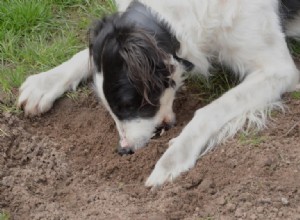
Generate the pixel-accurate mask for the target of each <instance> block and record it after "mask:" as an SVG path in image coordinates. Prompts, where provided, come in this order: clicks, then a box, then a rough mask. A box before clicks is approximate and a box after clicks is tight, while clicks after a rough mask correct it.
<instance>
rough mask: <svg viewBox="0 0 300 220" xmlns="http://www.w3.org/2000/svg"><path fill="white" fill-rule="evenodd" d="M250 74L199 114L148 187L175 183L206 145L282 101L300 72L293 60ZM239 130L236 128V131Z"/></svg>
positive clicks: (162, 160)
mask: <svg viewBox="0 0 300 220" xmlns="http://www.w3.org/2000/svg"><path fill="white" fill-rule="evenodd" d="M265 65H266V66H265V67H263V68H262V69H260V70H257V71H255V72H253V73H252V74H249V75H248V77H247V78H246V79H245V80H244V82H243V83H241V84H240V85H238V86H237V87H235V88H233V89H231V90H230V91H228V92H227V93H225V94H224V95H223V96H222V97H220V98H219V99H217V100H215V101H214V102H212V103H211V104H210V105H208V106H206V107H204V108H202V109H200V110H198V111H197V112H196V113H195V115H194V117H193V119H192V121H191V122H190V123H189V124H188V125H187V126H186V127H185V128H184V129H183V131H182V132H181V134H180V135H179V136H178V137H176V138H175V139H173V140H171V141H170V146H169V148H168V149H167V151H166V152H165V153H164V155H163V156H162V157H161V158H160V160H159V161H158V162H157V164H156V166H155V168H154V170H153V172H152V174H151V175H150V177H149V178H148V180H147V182H146V186H158V185H161V184H163V183H164V182H166V181H172V180H173V179H174V178H176V177H177V176H178V175H179V174H180V173H182V172H184V171H187V170H188V169H190V168H192V167H193V166H194V165H195V163H196V160H197V158H198V157H199V155H201V154H202V153H204V152H205V150H206V147H207V144H208V143H209V141H212V140H213V138H216V135H217V134H218V132H220V131H221V129H222V128H223V127H224V126H225V125H226V124H227V123H229V122H231V121H232V120H237V119H239V118H241V117H243V116H245V114H246V115H247V113H249V112H253V113H254V112H256V111H257V110H261V109H264V108H266V107H267V106H270V104H271V103H274V102H275V101H277V100H279V99H280V96H281V94H282V93H283V92H285V91H287V90H288V89H289V88H290V87H291V85H292V84H294V83H295V81H296V82H297V80H298V70H297V69H296V67H295V65H294V63H293V61H292V59H289V58H284V59H283V60H278V62H274V63H269V65H268V63H265ZM239 128H240V127H238V128H236V131H237V130H238V129H239Z"/></svg>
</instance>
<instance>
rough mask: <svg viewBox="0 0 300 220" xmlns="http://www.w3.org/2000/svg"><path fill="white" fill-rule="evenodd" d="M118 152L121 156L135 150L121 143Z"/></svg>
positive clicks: (132, 152)
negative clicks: (122, 145)
mask: <svg viewBox="0 0 300 220" xmlns="http://www.w3.org/2000/svg"><path fill="white" fill-rule="evenodd" d="M117 152H118V154H119V155H121V156H123V155H130V154H134V150H133V149H132V148H131V147H121V145H118V147H117Z"/></svg>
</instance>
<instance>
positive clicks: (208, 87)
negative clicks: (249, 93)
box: [187, 65, 239, 104]
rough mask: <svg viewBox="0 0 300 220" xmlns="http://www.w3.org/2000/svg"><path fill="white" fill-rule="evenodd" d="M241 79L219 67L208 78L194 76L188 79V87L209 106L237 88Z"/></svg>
mask: <svg viewBox="0 0 300 220" xmlns="http://www.w3.org/2000/svg"><path fill="white" fill-rule="evenodd" d="M238 82H239V79H238V78H237V77H235V75H234V74H232V73H231V72H230V71H229V70H228V69H226V68H224V67H222V66H220V65H218V66H215V67H214V68H213V70H212V73H211V75H210V76H209V77H208V78H207V77H204V76H201V75H200V76H192V77H190V78H188V79H187V85H188V87H189V89H190V90H191V92H192V93H194V94H196V95H197V96H198V97H199V99H201V100H202V101H203V102H204V103H206V104H208V103H210V102H211V101H213V100H215V99H216V98H218V97H220V96H221V95H222V94H223V93H224V92H226V91H228V90H229V89H230V88H232V87H234V86H236V85H237V84H238Z"/></svg>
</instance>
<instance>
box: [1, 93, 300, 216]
mask: <svg viewBox="0 0 300 220" xmlns="http://www.w3.org/2000/svg"><path fill="white" fill-rule="evenodd" d="M284 102H285V103H286V105H287V107H288V108H287V109H286V112H285V113H280V112H273V114H272V120H270V121H269V123H268V129H265V130H264V131H262V132H259V133H258V134H255V135H250V136H245V135H242V134H238V135H236V136H235V137H234V138H233V139H231V140H229V141H227V142H226V143H224V144H223V145H221V146H218V147H217V148H216V149H215V150H213V151H212V152H210V153H208V154H207V155H205V156H203V157H202V158H200V159H199V160H198V162H197V164H196V166H195V167H194V168H193V169H191V170H190V171H189V172H187V173H185V174H183V175H181V176H180V177H179V178H177V179H176V180H175V181H174V182H173V183H168V184H165V185H164V186H162V187H160V188H157V189H149V188H146V187H145V186H144V183H145V180H146V178H147V176H148V175H149V174H150V172H151V170H152V169H153V167H154V165H155V163H156V161H157V160H158V159H159V157H160V156H161V155H162V153H163V152H164V151H165V150H166V148H167V142H168V140H169V139H171V138H173V137H175V136H176V135H177V134H178V133H179V132H180V130H181V129H182V128H183V126H184V125H185V124H186V123H187V122H188V121H189V120H190V119H191V117H192V116H193V112H194V111H195V110H196V109H197V108H198V107H201V106H202V101H201V99H199V96H197V94H193V92H186V91H183V92H180V93H179V94H178V96H177V99H176V103H175V112H176V113H177V126H176V127H175V128H173V129H172V130H170V131H168V132H167V133H165V134H164V135H163V136H162V137H161V138H159V139H155V140H152V141H151V142H150V143H149V144H148V145H147V146H146V147H145V148H143V149H140V150H138V151H137V152H136V153H135V154H133V155H130V156H119V155H118V154H117V153H116V144H117V141H118V134H117V131H116V129H115V126H114V123H113V120H112V119H111V118H110V116H109V114H108V113H107V112H106V111H105V109H104V108H103V107H102V105H101V104H99V103H98V102H97V98H96V97H95V96H94V95H93V93H91V92H86V90H85V92H81V93H79V94H77V95H76V97H73V98H70V96H69V97H64V98H62V99H60V100H58V101H57V102H56V103H55V105H54V108H53V109H52V110H51V111H50V112H48V113H47V114H45V115H43V116H42V117H33V118H25V117H24V116H23V115H22V114H20V115H16V114H11V113H1V114H0V198H1V199H0V210H5V211H6V212H7V213H10V215H11V219H15V220H18V219H20V220H27V219H30V220H33V219H72V220H73V219H75V220H76V219H97V220H98V219H139V220H140V219H153V220H154V219H158V220H160V219H191V220H192V219H207V220H208V219H264V220H265V219H272V220H275V219H293V220H294V219H300V194H299V190H300V99H299V97H297V96H295V95H294V96H293V95H286V96H285V97H284ZM187 150H188V149H187Z"/></svg>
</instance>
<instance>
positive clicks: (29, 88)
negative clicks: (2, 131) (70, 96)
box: [17, 72, 65, 116]
mask: <svg viewBox="0 0 300 220" xmlns="http://www.w3.org/2000/svg"><path fill="white" fill-rule="evenodd" d="M64 90H65V89H64V86H63V85H62V84H61V82H60V81H59V79H58V77H57V76H56V74H53V75H51V73H49V72H43V73H40V74H37V75H32V76H29V77H28V78H27V79H26V81H25V82H24V83H23V84H22V86H21V87H20V95H19V99H18V103H17V105H18V107H19V108H23V109H24V112H25V115H27V116H28V115H29V116H34V115H39V114H41V113H44V112H47V111H48V110H49V109H50V108H51V107H52V105H53V102H54V101H55V99H57V98H58V97H59V96H60V95H62V94H63V92H64Z"/></svg>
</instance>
